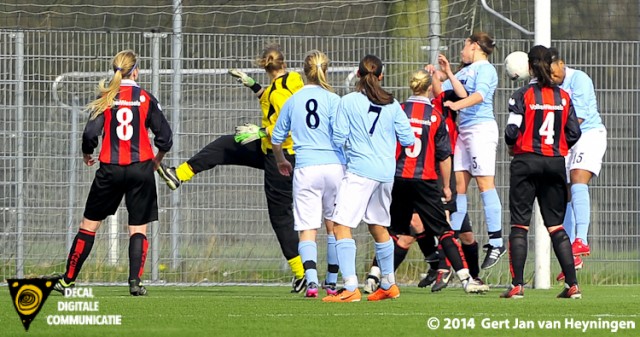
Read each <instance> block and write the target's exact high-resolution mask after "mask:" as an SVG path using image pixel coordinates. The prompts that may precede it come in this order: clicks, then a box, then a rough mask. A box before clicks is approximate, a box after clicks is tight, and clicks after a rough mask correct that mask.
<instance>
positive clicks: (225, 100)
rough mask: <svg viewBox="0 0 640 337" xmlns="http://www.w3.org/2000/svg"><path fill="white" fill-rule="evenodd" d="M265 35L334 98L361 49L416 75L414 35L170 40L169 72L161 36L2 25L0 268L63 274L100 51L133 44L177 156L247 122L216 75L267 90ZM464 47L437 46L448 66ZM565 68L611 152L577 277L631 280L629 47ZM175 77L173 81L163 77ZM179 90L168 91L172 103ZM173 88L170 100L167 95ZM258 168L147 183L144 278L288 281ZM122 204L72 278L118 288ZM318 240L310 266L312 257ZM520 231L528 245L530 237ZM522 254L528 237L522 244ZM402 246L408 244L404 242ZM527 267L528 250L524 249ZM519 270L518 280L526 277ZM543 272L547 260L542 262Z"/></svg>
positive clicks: (638, 233)
mask: <svg viewBox="0 0 640 337" xmlns="http://www.w3.org/2000/svg"><path fill="white" fill-rule="evenodd" d="M271 42H277V43H279V44H281V45H282V47H283V50H284V51H285V53H286V57H287V64H288V66H289V68H293V69H299V68H300V66H301V65H302V60H303V59H304V55H305V53H306V52H307V51H308V50H311V49H320V50H323V51H324V52H326V53H327V54H328V56H329V57H330V59H331V60H332V62H331V73H330V76H329V77H330V80H331V82H332V85H334V86H335V88H336V89H337V91H338V93H339V94H344V93H346V92H348V91H350V90H351V86H352V84H353V82H349V78H348V75H349V73H350V72H351V71H352V69H353V68H354V67H355V66H357V63H358V61H359V60H360V58H361V57H362V56H363V55H365V54H367V53H371V54H376V55H378V56H380V57H381V58H382V59H383V61H384V62H385V64H386V76H385V79H384V83H383V84H384V85H385V86H386V87H387V88H389V89H391V90H392V91H393V92H394V94H395V95H396V97H397V98H398V99H399V100H402V99H404V98H406V97H407V96H408V95H409V94H410V91H409V90H408V88H407V80H408V75H409V74H410V73H411V72H412V71H414V70H416V69H419V68H421V67H422V66H423V65H424V63H425V62H426V61H427V60H428V54H427V53H426V52H424V51H423V49H422V48H421V47H422V45H423V44H424V43H425V42H424V41H423V40H420V39H417V38H416V39H411V38H379V37H377V38H369V37H301V36H286V37H282V36H277V37H276V36H259V35H241V36H237V35H224V34H183V35H182V46H183V47H182V53H183V54H182V57H181V62H182V69H180V70H178V71H174V70H173V69H172V58H171V35H167V34H142V33H103V32H65V31H24V32H23V31H20V32H10V31H0V89H1V90H0V119H1V121H2V123H0V125H1V126H0V143H1V144H2V146H0V149H1V151H2V152H1V155H0V163H1V164H0V188H1V189H2V190H1V193H0V207H1V209H2V216H1V218H0V221H1V222H2V228H1V230H0V234H1V236H0V263H1V264H0V268H1V270H0V275H1V276H2V278H3V279H4V278H7V277H13V276H16V275H19V276H20V275H23V274H24V275H37V274H47V273H51V272H56V271H58V272H61V271H63V270H64V263H65V260H66V255H67V253H68V249H69V246H70V243H71V240H72V239H73V236H74V235H75V233H76V231H77V226H78V223H79V221H80V220H81V218H82V211H83V208H84V201H85V198H86V195H87V193H88V189H89V186H90V183H91V180H92V178H93V175H94V172H95V168H87V167H86V166H84V165H83V164H82V159H81V153H80V139H81V132H82V128H83V127H84V123H85V121H86V119H87V115H86V113H84V112H83V111H82V106H83V105H84V104H86V103H87V102H89V101H90V100H91V99H92V98H93V97H94V94H95V93H94V89H95V86H96V84H97V82H98V80H99V79H101V78H107V77H108V76H109V74H110V71H109V70H110V64H109V63H110V59H111V58H112V57H113V55H115V53H117V52H118V51H119V50H122V49H126V48H131V49H134V50H136V51H137V52H138V53H139V54H140V56H141V58H142V62H141V65H140V67H141V69H142V72H141V77H140V80H139V82H140V84H141V85H142V86H143V87H145V88H147V89H148V90H150V91H152V92H154V93H155V94H156V96H157V97H158V98H159V101H160V102H161V104H162V106H163V108H164V112H165V114H166V115H167V117H168V119H169V121H170V122H171V123H172V126H173V128H174V131H175V132H176V133H175V139H176V145H175V147H174V149H173V150H172V151H171V152H170V153H169V155H168V157H167V158H166V160H167V162H168V163H169V164H171V165H176V164H179V163H180V162H182V161H184V160H186V159H188V158H189V157H190V156H191V155H193V154H195V153H196V152H197V151H198V150H199V149H201V148H202V147H204V146H205V145H206V144H207V143H209V142H211V141H213V140H214V139H215V138H216V137H218V136H220V135H224V134H229V133H232V132H233V130H234V127H235V126H236V125H239V124H242V123H245V122H253V123H259V121H260V115H261V113H260V110H259V105H258V103H257V101H256V100H255V97H254V96H253V95H252V94H251V92H250V91H248V90H247V89H246V88H244V87H243V86H242V85H239V84H237V83H236V82H235V81H234V80H233V79H232V78H231V77H229V76H228V75H227V74H226V71H227V69H229V68H243V69H245V70H247V71H250V72H253V73H252V75H254V76H255V78H256V79H257V80H258V81H259V82H261V83H267V81H268V80H267V78H266V76H265V75H264V74H263V72H261V71H259V70H257V69H255V68H254V65H253V64H252V61H253V60H254V59H255V57H256V56H257V55H258V54H259V53H260V51H261V49H262V48H263V47H264V46H265V45H266V44H268V43H271ZM462 42H463V41H461V40H443V41H442V42H441V45H443V46H446V47H447V50H446V51H445V53H446V54H447V55H448V56H449V58H450V59H451V60H452V62H455V60H457V59H458V55H459V50H460V48H461V47H462ZM531 43H532V42H531V41H529V40H504V41H498V46H499V48H498V49H497V51H496V52H495V53H494V55H492V56H491V59H490V60H491V61H492V62H493V63H494V64H495V65H496V67H497V69H498V71H499V73H500V74H502V70H503V69H502V64H501V63H502V60H503V59H504V57H505V56H506V55H507V54H508V53H510V52H511V51H515V50H527V49H528V48H529V47H530V45H531ZM554 45H555V46H556V47H558V49H559V50H560V51H561V53H562V54H563V55H564V56H565V59H566V60H567V62H568V65H569V66H572V67H575V68H578V69H581V70H584V71H586V72H587V73H588V74H590V75H591V77H592V78H593V80H594V83H595V87H596V91H597V95H598V100H599V107H600V112H601V114H602V117H603V119H604V122H605V124H606V126H607V128H608V134H609V139H608V150H607V154H606V156H605V163H604V165H603V169H602V173H601V176H600V177H598V178H597V179H595V180H594V182H593V183H592V185H591V186H592V189H591V199H592V226H591V230H590V244H591V246H592V251H593V254H592V256H591V257H589V258H588V259H586V260H585V268H584V270H583V271H582V272H581V273H580V274H579V277H580V280H581V282H582V283H597V284H638V283H640V230H639V229H638V222H639V221H638V220H639V214H638V212H639V207H640V206H639V205H640V203H639V201H640V198H639V193H638V188H637V186H638V185H639V184H638V180H639V164H638V162H639V158H638V156H639V150H640V143H639V140H640V137H639V135H638V134H637V130H638V126H639V120H638V114H637V113H636V111H635V109H636V107H638V106H639V105H640V92H639V86H640V84H639V83H640V66H638V64H637V60H638V58H639V57H640V43H639V42H615V41H607V42H598V43H593V42H590V41H554ZM177 72H179V75H180V76H181V81H180V88H179V89H178V90H176V86H175V83H174V81H173V78H174V76H176V73H177ZM517 86H518V83H513V82H510V81H509V80H508V79H506V77H500V84H499V89H498V90H497V92H496V95H495V98H494V101H495V102H496V104H495V114H496V116H497V120H498V124H499V126H500V128H501V129H502V128H504V126H505V124H506V116H507V100H508V97H509V95H510V94H511V93H512V92H513V91H514V90H515V89H516V87H517ZM176 95H177V96H176ZM174 97H180V99H179V104H177V105H176V104H172V102H173V101H175V100H173V98H174ZM508 163H509V157H508V155H507V151H506V149H505V147H504V145H503V144H502V142H501V144H500V145H499V148H498V164H497V175H496V184H497V188H498V191H499V194H500V197H501V199H502V204H503V209H504V213H503V224H504V226H503V227H504V228H505V237H506V236H507V235H508V226H507V224H508V219H509V217H508V216H509V214H508V197H507V196H508ZM262 186H263V185H262V172H260V171H257V170H254V169H250V168H244V167H237V166H226V167H217V168H215V169H213V170H210V171H207V172H203V173H200V174H198V175H197V176H196V177H195V178H194V179H193V180H192V181H189V182H188V183H186V184H184V185H183V186H182V187H180V189H178V190H177V191H174V192H172V191H170V190H169V189H168V188H166V186H164V183H162V182H159V184H158V189H159V204H160V207H161V212H160V220H159V221H158V222H157V223H155V224H153V225H152V231H151V234H150V235H149V236H150V241H151V248H150V258H149V259H148V261H149V263H148V265H147V266H148V268H147V270H146V274H145V276H144V278H145V279H147V280H151V281H157V282H186V283H196V282H213V283H282V282H285V281H288V280H289V277H290V275H289V272H288V266H287V264H286V262H285V261H284V259H283V258H282V256H281V253H280V249H279V246H278V244H277V241H276V239H275V236H274V235H273V232H272V229H271V226H270V224H269V221H268V217H267V212H266V203H265V198H264V194H263V192H262ZM471 190H472V192H471V193H470V200H471V205H470V215H471V219H472V222H473V224H474V231H475V233H476V236H477V238H478V240H479V243H480V244H481V245H482V244H484V243H486V241H487V236H486V230H485V226H484V222H483V214H482V212H481V202H480V201H479V196H478V194H477V189H474V188H473V187H472V189H471ZM126 218H127V217H126V210H124V208H121V210H120V211H119V212H118V214H116V215H115V216H114V217H111V218H110V219H107V221H105V223H104V224H103V227H102V228H101V230H100V231H99V233H98V235H97V240H96V244H95V246H94V248H93V252H92V254H91V256H90V258H89V259H88V261H87V262H86V263H85V266H84V268H83V271H82V273H81V275H80V279H79V281H81V282H123V281H125V280H126V275H127V271H128V269H127V265H128V259H127V254H126V251H127V250H126V246H127V245H128V235H127V231H126ZM365 227H366V226H360V228H358V229H357V231H356V232H355V236H356V241H357V242H358V271H359V273H361V275H362V276H364V273H365V271H366V270H367V269H368V264H369V261H371V258H372V257H373V249H372V241H371V239H370V236H369V234H368V232H367V231H366V228H365ZM325 239H326V238H325V237H324V236H322V235H321V236H320V237H319V244H318V247H319V249H320V252H319V257H320V261H319V264H318V265H319V266H320V267H319V269H320V271H321V272H320V273H321V274H322V269H323V268H322V267H321V266H323V265H324V263H325V262H324V258H323V256H324V251H323V249H322V247H324V246H325V245H324V243H325V242H326V241H324V240H325ZM531 239H532V238H531ZM530 247H533V245H530ZM414 250H415V251H414ZM414 250H412V252H411V253H410V255H409V258H408V260H407V261H406V262H405V264H404V266H402V267H401V269H400V270H399V274H398V279H399V280H400V281H401V282H403V283H412V282H417V280H418V279H419V277H420V274H421V273H423V272H424V271H425V270H426V268H427V266H426V265H425V264H424V262H423V261H422V259H421V258H420V254H419V253H418V252H417V249H414ZM529 255H530V256H531V260H532V259H533V254H529ZM532 265H533V263H532V262H530V263H528V268H527V273H526V278H527V279H530V278H531V277H532V274H533V268H532ZM552 272H553V275H555V272H559V266H557V264H556V263H552ZM483 276H484V277H485V278H487V279H488V281H489V282H490V283H492V284H506V283H507V282H508V281H509V280H510V276H509V273H508V262H507V259H506V258H505V259H503V260H502V261H501V262H500V264H499V265H498V266H497V267H494V268H493V269H491V270H490V271H489V272H485V274H484V275H483Z"/></svg>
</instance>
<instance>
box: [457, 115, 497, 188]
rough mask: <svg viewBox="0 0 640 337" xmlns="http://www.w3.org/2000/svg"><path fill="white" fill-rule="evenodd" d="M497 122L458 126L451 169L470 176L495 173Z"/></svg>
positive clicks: (493, 174) (492, 174)
mask: <svg viewBox="0 0 640 337" xmlns="http://www.w3.org/2000/svg"><path fill="white" fill-rule="evenodd" d="M497 149H498V123H496V122H495V121H491V122H484V123H479V124H474V125H471V126H469V127H466V128H460V131H459V134H458V139H457V141H456V148H455V151H454V155H453V170H454V171H468V172H469V173H470V174H471V175H472V176H474V177H479V176H495V175H496V151H497Z"/></svg>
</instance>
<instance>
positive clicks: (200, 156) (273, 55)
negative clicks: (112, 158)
mask: <svg viewBox="0 0 640 337" xmlns="http://www.w3.org/2000/svg"><path fill="white" fill-rule="evenodd" d="M257 64H258V66H260V67H261V68H263V69H264V70H265V71H266V73H267V75H268V76H269V78H270V79H271V84H270V85H269V86H267V87H265V88H263V87H262V86H261V85H260V84H258V83H256V81H255V80H254V79H252V78H251V77H249V76H247V74H245V73H243V72H240V71H238V70H234V69H232V70H229V74H230V75H232V76H234V77H236V78H238V81H239V82H242V83H243V84H244V85H245V86H247V87H249V88H250V89H251V90H252V91H253V92H254V93H255V94H256V96H257V97H258V99H259V100H260V106H261V108H262V126H261V127H258V126H257V125H253V124H245V125H241V126H238V127H237V128H236V134H235V135H225V136H221V137H219V138H218V139H216V140H214V141H213V142H211V143H209V144H208V145H207V146H205V147H204V148H203V149H202V150H200V152H198V153H196V154H195V155H194V156H193V157H191V158H190V159H189V160H187V161H186V162H184V163H182V164H180V165H179V166H178V167H176V168H173V167H166V166H164V165H162V166H161V167H160V168H159V169H158V173H159V174H160V176H161V177H162V178H163V179H164V180H165V182H166V183H167V185H168V186H169V188H171V189H172V190H175V189H176V188H178V187H179V186H180V185H181V184H182V183H184V182H186V181H188V180H190V179H191V178H193V176H195V175H196V174H198V173H200V172H203V171H206V170H210V169H212V168H214V167H216V166H217V165H242V166H249V167H253V168H257V169H261V170H264V191H265V194H266V196H267V207H268V210H269V220H270V221H271V226H272V227H273V230H274V231H275V233H276V236H277V238H278V242H279V243H280V248H281V249H282V253H283V254H284V257H285V258H286V259H287V261H288V262H289V266H291V270H292V271H293V273H294V279H293V290H292V292H302V291H304V290H305V288H306V283H307V282H306V280H305V278H304V267H303V265H302V260H301V259H300V255H298V241H299V240H298V233H297V232H296V231H295V230H294V229H293V224H294V220H293V210H292V203H293V196H292V178H291V177H285V176H283V175H281V174H280V173H279V172H278V166H277V164H276V159H275V156H274V155H273V151H272V150H271V132H272V131H273V128H274V126H275V125H276V121H277V119H278V115H279V114H280V109H281V108H282V106H283V105H284V103H285V102H286V100H287V99H288V98H289V97H291V95H293V93H294V92H296V91H298V90H299V89H300V88H302V87H303V86H304V83H303V81H302V77H301V76H300V74H298V73H297V72H293V71H292V72H289V71H287V70H286V65H285V62H284V55H283V54H282V52H281V51H280V48H279V46H277V45H270V46H267V47H266V48H265V49H264V51H263V52H262V55H261V57H260V58H259V59H258V61H257ZM256 140H260V141H256ZM282 147H283V149H284V151H285V156H286V158H287V160H288V161H289V162H291V163H292V164H294V163H295V156H294V152H293V141H292V140H291V136H288V137H287V139H286V140H285V141H284V142H283V143H282ZM294 165H295V164H294Z"/></svg>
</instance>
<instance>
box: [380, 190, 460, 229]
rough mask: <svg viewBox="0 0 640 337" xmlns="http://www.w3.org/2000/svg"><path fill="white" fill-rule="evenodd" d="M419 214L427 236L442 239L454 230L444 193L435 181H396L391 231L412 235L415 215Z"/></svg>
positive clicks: (391, 210) (392, 200)
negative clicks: (446, 233) (446, 211)
mask: <svg viewBox="0 0 640 337" xmlns="http://www.w3.org/2000/svg"><path fill="white" fill-rule="evenodd" d="M414 210H415V212H417V213H418V215H419V216H420V220H422V224H423V225H424V228H425V231H426V232H432V234H433V235H437V236H440V235H441V234H442V233H444V232H445V231H447V230H451V226H450V225H449V222H447V216H446V214H445V212H444V205H443V204H442V190H438V184H437V182H436V181H435V180H418V179H402V178H396V179H395V181H394V183H393V190H392V191H391V207H390V214H391V229H392V230H393V231H394V232H395V233H397V234H404V235H410V234H411V230H410V224H411V217H412V215H413V212H414Z"/></svg>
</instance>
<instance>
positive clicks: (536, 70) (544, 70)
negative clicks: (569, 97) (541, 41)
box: [528, 45, 554, 87]
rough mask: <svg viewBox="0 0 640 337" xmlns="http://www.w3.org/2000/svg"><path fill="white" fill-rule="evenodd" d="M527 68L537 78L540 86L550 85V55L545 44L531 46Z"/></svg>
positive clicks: (551, 84)
mask: <svg viewBox="0 0 640 337" xmlns="http://www.w3.org/2000/svg"><path fill="white" fill-rule="evenodd" d="M528 56H529V69H530V70H531V73H532V75H533V76H534V77H535V78H537V79H538V83H539V84H540V86H541V87H552V86H553V85H554V83H553V81H552V80H551V62H552V55H551V52H549V48H547V47H545V46H540V45H538V46H533V47H532V48H531V49H530V50H529V54H528Z"/></svg>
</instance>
